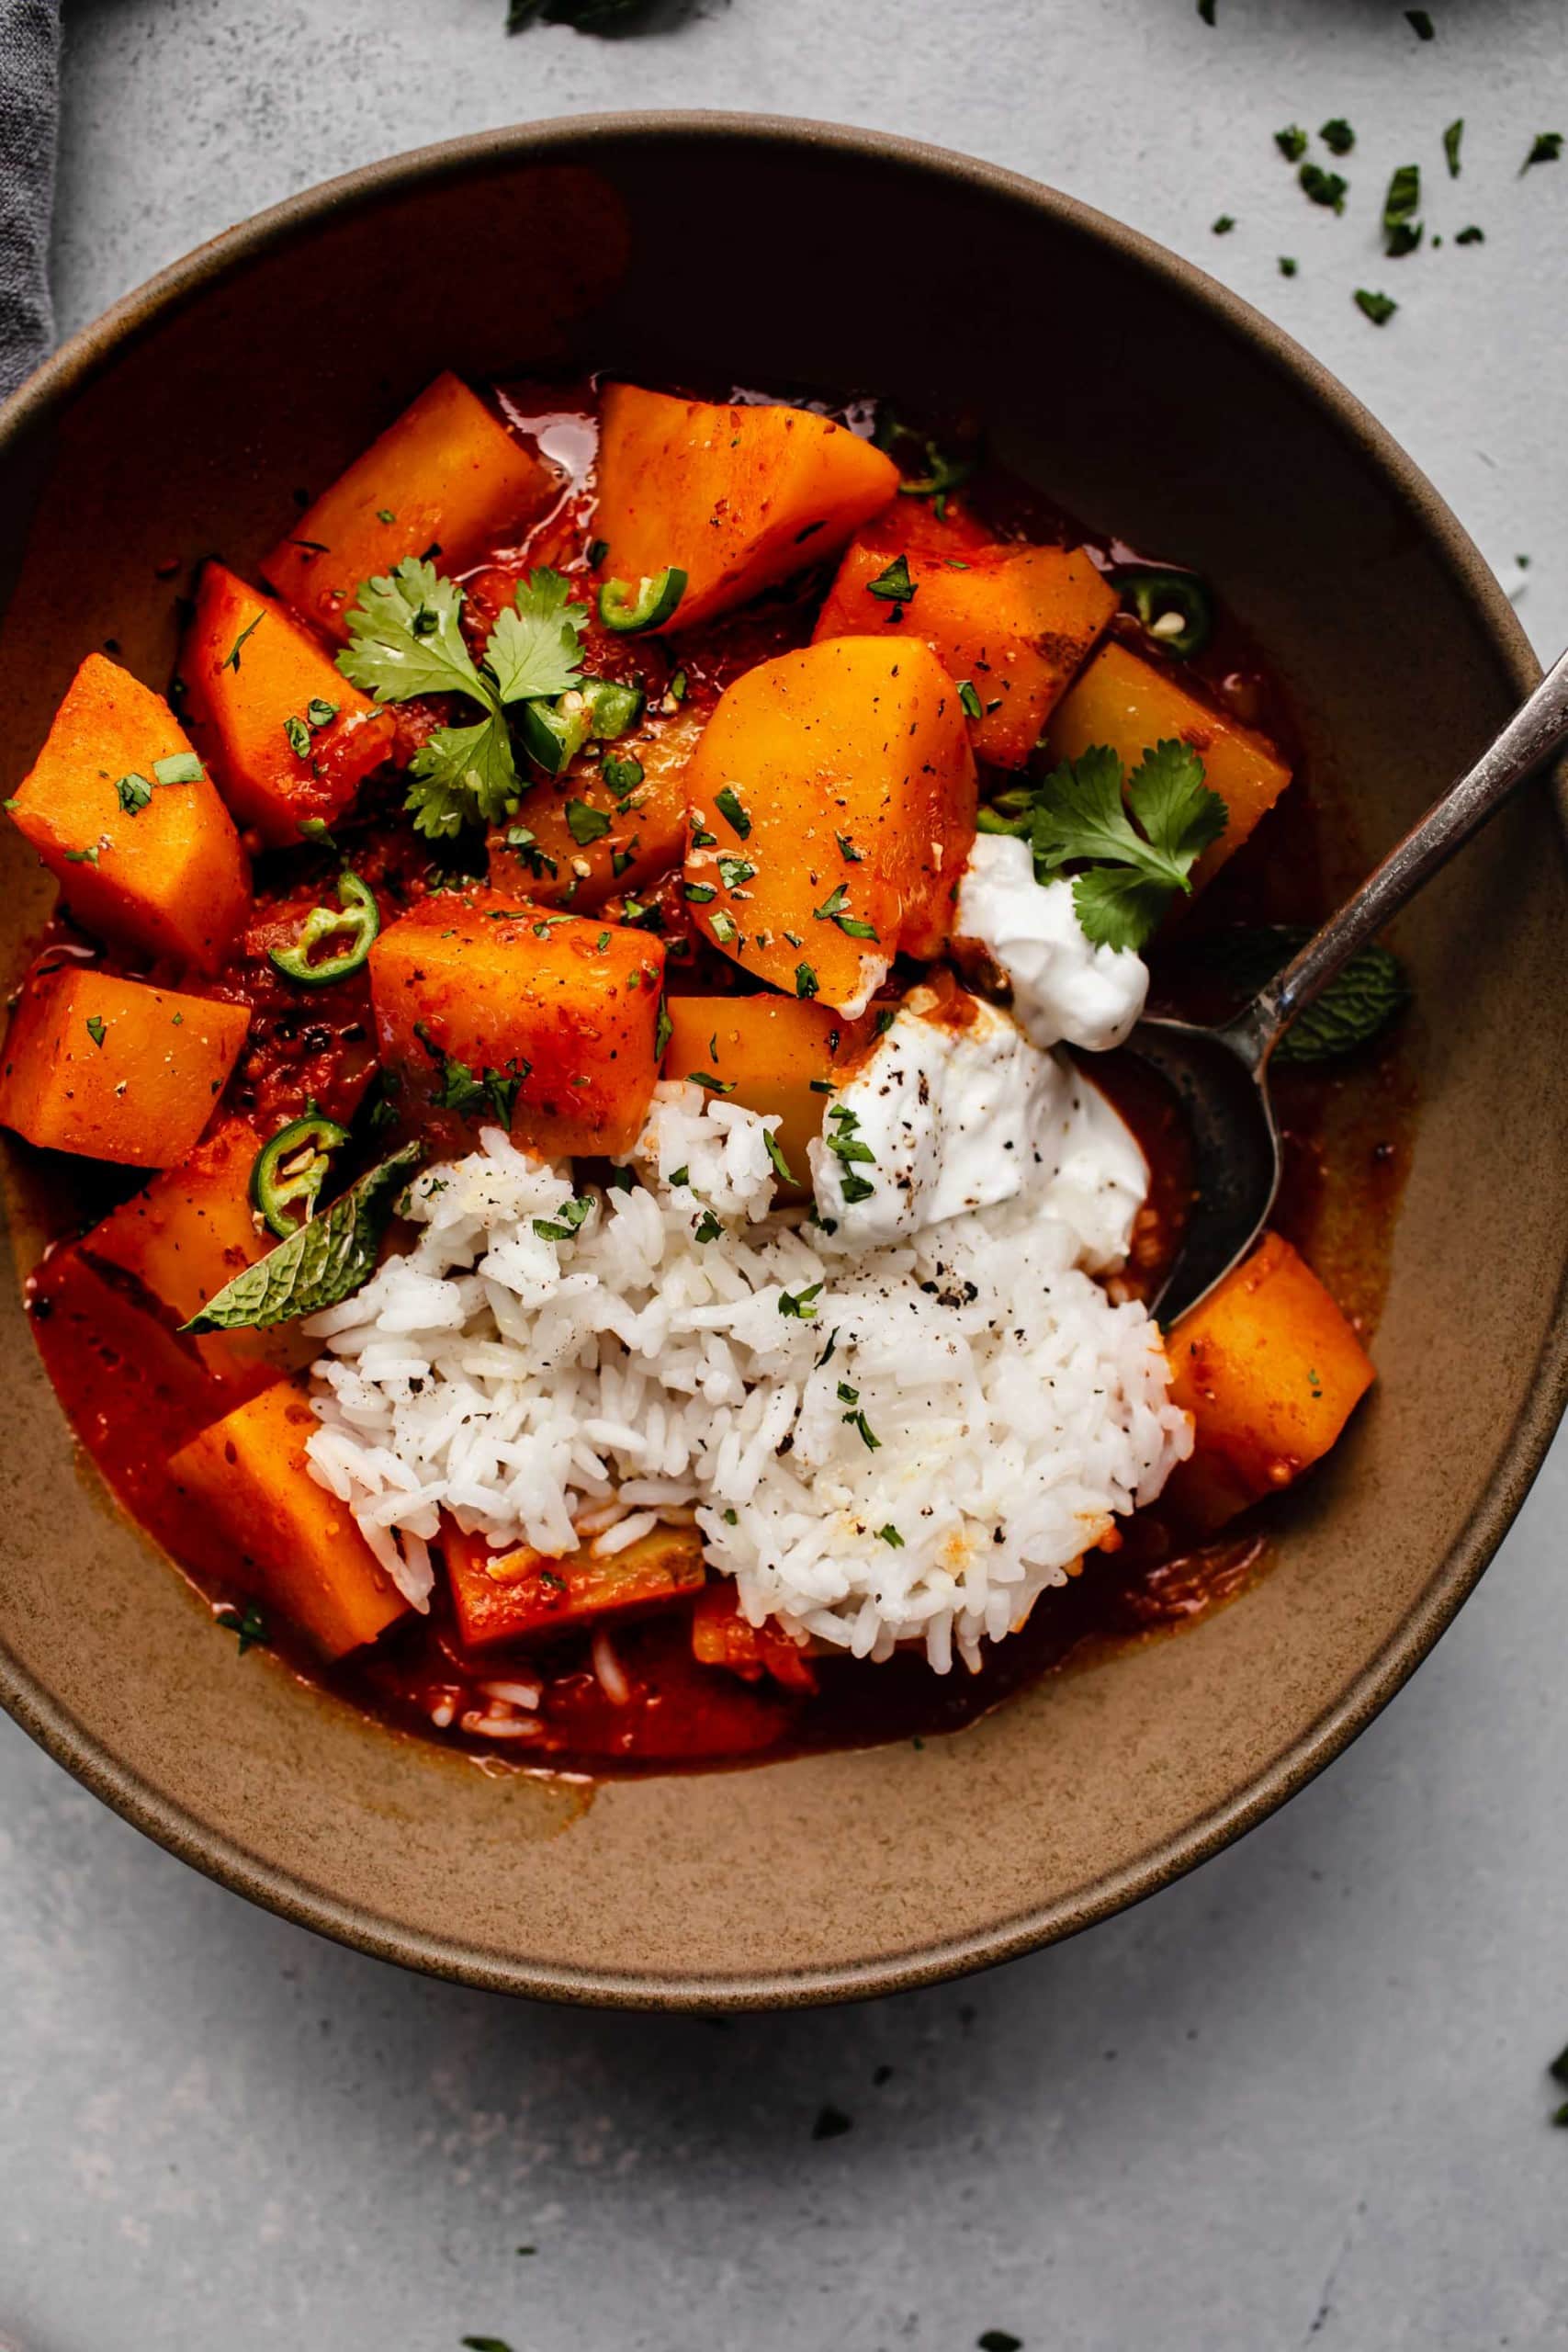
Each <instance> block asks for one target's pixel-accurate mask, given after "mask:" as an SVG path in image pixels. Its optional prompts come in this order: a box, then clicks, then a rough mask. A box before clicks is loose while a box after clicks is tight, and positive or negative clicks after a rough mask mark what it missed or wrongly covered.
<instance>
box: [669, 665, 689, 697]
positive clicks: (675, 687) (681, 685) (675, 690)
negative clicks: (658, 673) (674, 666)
mask: <svg viewBox="0 0 1568 2352" xmlns="http://www.w3.org/2000/svg"><path fill="white" fill-rule="evenodd" d="M670 699H671V702H684V701H685V699H686V673H685V672H684V670H677V671H676V673H675V675H674V676H673V677H672V678H671V681H670Z"/></svg>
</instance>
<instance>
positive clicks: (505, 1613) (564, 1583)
mask: <svg viewBox="0 0 1568 2352" xmlns="http://www.w3.org/2000/svg"><path fill="white" fill-rule="evenodd" d="M441 1548H442V1551H443V1554H444V1555H445V1557H446V1575H447V1578H448V1581H449V1582H450V1584H451V1587H452V1604H453V1608H454V1610H455V1611H456V1612H457V1630H458V1632H459V1634H461V1635H462V1639H463V1645H464V1647H465V1648H466V1649H470V1650H477V1649H483V1648H485V1647H487V1646H488V1645H490V1644H491V1643H493V1642H513V1641H518V1640H520V1639H522V1638H523V1637H525V1636H526V1635H530V1634H547V1633H550V1632H552V1631H553V1630H554V1629H555V1628H557V1627H561V1628H565V1627H567V1626H570V1625H582V1624H585V1623H588V1622H589V1621H590V1620H591V1619H593V1618H597V1617H608V1616H616V1615H619V1614H621V1613H622V1612H623V1611H626V1610H628V1609H639V1610H640V1609H654V1608H658V1607H660V1605H661V1604H662V1603H664V1602H666V1601H671V1600H679V1599H680V1598H681V1596H682V1594H683V1593H689V1592H695V1591H696V1590H697V1589H699V1587H700V1586H701V1584H702V1582H703V1578H704V1576H705V1569H704V1567H703V1540H702V1537H701V1536H700V1535H699V1534H698V1533H697V1531H696V1529H695V1528H694V1527H656V1528H653V1529H652V1530H650V1532H649V1533H648V1534H647V1535H640V1536H638V1537H637V1540H636V1541H635V1542H634V1543H631V1544H626V1545H625V1546H624V1547H623V1548H622V1549H621V1550H620V1551H619V1552H611V1553H606V1554H605V1555H604V1557H603V1558H600V1557H599V1556H598V1555H595V1553H594V1552H593V1550H592V1546H585V1547H584V1548H583V1550H581V1552H573V1553H570V1554H569V1555H567V1556H566V1557H565V1558H564V1559H549V1558H547V1557H546V1555H545V1554H544V1553H542V1552H536V1551H533V1550H532V1549H531V1548H530V1547H529V1545H527V1544H519V1545H517V1546H516V1547H515V1548H514V1549H513V1550H512V1551H510V1552H508V1551H498V1550H496V1549H495V1547H494V1546H493V1545H492V1544H490V1543H489V1541H488V1540H487V1539H486V1538H485V1537H484V1536H483V1535H464V1534H462V1533H461V1532H459V1530H458V1529H457V1528H456V1527H453V1526H447V1527H446V1529H445V1530H444V1532H443V1534H442V1539H441Z"/></svg>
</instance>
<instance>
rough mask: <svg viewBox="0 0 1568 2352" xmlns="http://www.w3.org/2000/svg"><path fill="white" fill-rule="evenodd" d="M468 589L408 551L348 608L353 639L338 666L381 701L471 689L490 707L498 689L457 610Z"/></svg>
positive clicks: (365, 586)
mask: <svg viewBox="0 0 1568 2352" xmlns="http://www.w3.org/2000/svg"><path fill="white" fill-rule="evenodd" d="M462 609H463V592H462V590H461V589H460V588H459V587H458V586H457V583H456V582H455V581H451V580H443V579H441V578H440V577H439V575H438V574H437V572H436V570H435V566H434V564H433V563H426V562H425V561H424V560H423V558H421V557H419V556H412V555H411V556H405V557H404V558H403V560H402V561H401V563H400V564H396V565H394V567H393V569H392V570H391V571H389V572H385V573H382V574H381V575H379V576H378V578H376V579H374V580H367V581H365V582H363V583H362V584H361V587H360V591H359V595H358V599H357V601H356V602H355V605H353V606H352V607H351V609H350V611H349V614H348V634H349V642H348V644H347V645H346V646H345V647H344V650H343V651H342V652H341V653H340V654H339V655H338V657H337V666H338V668H339V669H340V670H341V671H342V672H343V674H344V677H345V678H346V679H347V680H348V682H349V684H350V685H353V686H357V687H358V688H359V689H360V691H361V693H362V694H367V695H375V697H376V700H377V701H378V702H407V701H408V700H409V698H410V697H411V696H412V695H446V694H462V695H472V697H473V699H474V700H475V701H476V702H480V703H483V704H484V705H485V706H486V707H488V708H489V709H491V710H494V709H495V708H496V707H497V704H496V695H495V690H494V688H493V687H492V686H491V685H490V684H488V682H487V681H486V680H485V679H483V678H481V677H480V675H479V672H478V671H477V670H476V669H475V667H474V664H473V661H472V659H471V657H470V655H469V652H468V647H467V646H466V645H465V644H464V642H463V633H462V630H461V629H460V628H459V627H458V625H457V616H458V615H459V614H460V613H461V611H462Z"/></svg>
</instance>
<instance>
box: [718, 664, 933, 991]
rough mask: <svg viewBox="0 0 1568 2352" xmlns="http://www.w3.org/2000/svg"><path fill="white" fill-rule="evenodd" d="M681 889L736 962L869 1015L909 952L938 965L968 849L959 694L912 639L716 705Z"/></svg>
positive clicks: (770, 669) (741, 683)
mask: <svg viewBox="0 0 1568 2352" xmlns="http://www.w3.org/2000/svg"><path fill="white" fill-rule="evenodd" d="M687 787H688V791H689V794H690V797H691V818H692V834H691V844H690V846H689V847H688V850H687V853H686V866H685V891H686V897H687V899H688V900H689V901H690V902H691V904H692V910H693V913H694V919H695V921H696V922H697V923H698V924H699V926H700V927H701V928H702V930H703V931H704V932H705V933H706V934H707V936H708V938H709V939H710V940H711V941H712V942H713V944H714V945H715V946H716V947H720V948H722V949H723V950H724V953H725V954H726V955H727V956H732V957H733V958H734V960H735V961H736V962H737V963H738V964H740V965H742V966H743V967H745V969H746V970H747V971H749V972H754V973H755V974H756V975H757V977H758V978H760V979H764V980H767V981H769V982H770V983H771V984H772V985H773V987H774V988H776V989H784V990H785V991H786V992H787V993H788V994H789V995H791V996H802V997H816V998H818V1000H819V1001H820V1002H821V1003H823V1004H827V1005H833V1006H836V1007H837V1008H838V1010H839V1011H840V1012H845V1013H849V1014H854V1013H859V1012H864V1010H865V1008H866V1006H867V1005H868V1004H869V1003H870V1001H871V999H872V997H873V996H874V993H875V991H876V989H878V988H879V987H880V986H881V984H882V981H883V980H884V979H885V978H886V975H887V972H888V969H889V967H890V966H891V964H892V961H893V957H894V956H895V954H896V953H897V950H898V949H900V948H902V949H904V950H906V951H907V952H908V954H909V955H911V956H934V955H936V954H937V953H938V952H939V951H940V949H941V948H942V944H944V942H945V940H946V938H947V935H948V932H949V929H950V927H951V923H952V916H953V892H954V890H955V889H956V888H957V884H958V878H959V876H960V875H961V874H962V872H963V870H964V859H965V858H966V857H967V856H968V854H969V849H970V844H971V843H972V842H973V841H974V838H975V761H974V757H973V755H972V753H971V752H970V749H969V738H968V732H967V729H966V728H965V726H964V713H963V710H962V709H961V707H960V706H959V701H958V690H957V688H956V686H955V685H954V684H953V680H952V679H951V678H950V677H949V676H948V674H947V673H946V671H945V670H944V669H943V668H942V664H941V662H939V661H938V660H937V658H936V656H935V654H934V653H933V652H932V651H931V648H930V647H929V646H927V645H922V644H921V643H920V642H919V640H918V639H886V638H874V637H836V638H830V639H827V640H826V641H825V642H824V643H822V644H820V645H808V646H806V647H804V648H803V649H802V650H801V651H799V652H798V653H784V654H781V655H780V656H779V657H778V659H777V660H776V661H773V662H761V663H760V664H759V665H758V667H757V668H756V669H754V670H749V671H748V672H747V673H745V675H744V676H743V677H740V678H738V679H737V680H736V682H735V684H733V685H732V686H729V687H728V688H727V689H726V691H725V693H724V694H723V695H721V696H720V697H719V701H718V705H717V707H716V709H715V711H714V714H713V716H712V718H710V719H709V721H708V723H707V728H706V730H705V733H704V736H703V739H702V741H701V742H700V743H699V744H698V745H697V748H696V751H695V752H694V755H693V759H692V763H691V766H690V768H689V769H688V770H687Z"/></svg>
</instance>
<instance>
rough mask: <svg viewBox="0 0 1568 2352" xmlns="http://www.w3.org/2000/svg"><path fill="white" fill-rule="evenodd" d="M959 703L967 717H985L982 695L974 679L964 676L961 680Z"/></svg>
mask: <svg viewBox="0 0 1568 2352" xmlns="http://www.w3.org/2000/svg"><path fill="white" fill-rule="evenodd" d="M958 703H959V707H960V709H961V710H962V711H963V713H964V718H984V716H985V713H984V711H983V710H982V708H981V706H980V697H979V695H977V694H976V691H975V684H974V680H973V679H971V678H964V680H963V681H962V682H961V684H960V685H959V688H958Z"/></svg>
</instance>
